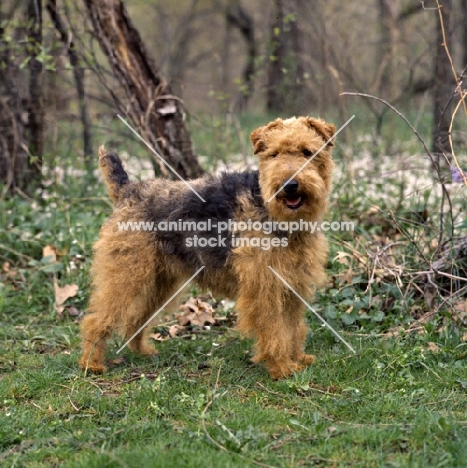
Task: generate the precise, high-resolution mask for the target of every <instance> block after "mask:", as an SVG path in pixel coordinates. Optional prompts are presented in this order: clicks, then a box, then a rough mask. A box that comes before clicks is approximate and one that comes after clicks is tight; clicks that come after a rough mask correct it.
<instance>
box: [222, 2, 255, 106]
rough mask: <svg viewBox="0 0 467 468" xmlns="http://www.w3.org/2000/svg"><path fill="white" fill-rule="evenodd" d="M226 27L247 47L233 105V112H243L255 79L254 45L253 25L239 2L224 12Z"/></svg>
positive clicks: (233, 3) (229, 6)
mask: <svg viewBox="0 0 467 468" xmlns="http://www.w3.org/2000/svg"><path fill="white" fill-rule="evenodd" d="M226 19H227V25H232V26H234V27H236V28H238V30H239V31H240V33H241V34H242V36H243V38H244V39H245V42H246V45H247V58H246V64H245V68H244V69H243V73H242V78H243V80H242V81H243V82H242V88H241V89H240V94H239V96H238V98H237V101H236V103H235V110H237V111H240V112H243V111H244V110H245V109H246V106H247V104H248V101H249V99H250V96H251V95H252V93H253V87H254V78H255V59H256V43H255V30H254V23H253V19H252V18H251V16H250V15H249V14H248V13H247V12H246V10H245V9H244V8H243V6H242V5H241V3H240V0H234V1H232V2H229V5H228V7H227V11H226Z"/></svg>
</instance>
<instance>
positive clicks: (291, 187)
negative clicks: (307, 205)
mask: <svg viewBox="0 0 467 468" xmlns="http://www.w3.org/2000/svg"><path fill="white" fill-rule="evenodd" d="M284 183H285V185H284V188H283V190H284V192H285V197H284V203H285V206H286V207H287V208H290V209H291V210H296V209H297V208H299V207H300V206H301V205H302V202H303V200H302V197H301V196H300V195H299V194H298V193H297V192H298V187H299V185H298V182H297V181H296V180H290V181H288V182H287V181H286V182H284Z"/></svg>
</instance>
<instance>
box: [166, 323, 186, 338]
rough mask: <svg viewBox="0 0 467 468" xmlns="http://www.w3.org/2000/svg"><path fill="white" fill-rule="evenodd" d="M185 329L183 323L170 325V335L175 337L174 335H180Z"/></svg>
mask: <svg viewBox="0 0 467 468" xmlns="http://www.w3.org/2000/svg"><path fill="white" fill-rule="evenodd" d="M183 330H185V327H183V326H181V325H172V326H171V327H169V335H170V337H171V338H173V337H174V336H177V335H179V334H180V333H181V332H182V331H183Z"/></svg>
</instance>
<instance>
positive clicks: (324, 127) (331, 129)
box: [305, 117, 336, 146]
mask: <svg viewBox="0 0 467 468" xmlns="http://www.w3.org/2000/svg"><path fill="white" fill-rule="evenodd" d="M305 120H306V124H307V125H308V126H309V127H310V128H313V129H315V130H316V131H317V132H318V133H319V134H320V135H321V136H322V137H323V138H324V141H328V140H329V138H331V137H332V136H333V135H334V134H335V133H336V127H335V126H334V125H333V124H330V123H326V122H325V121H324V120H323V119H314V118H313V117H305ZM328 146H334V143H333V142H332V141H330V142H329V143H328Z"/></svg>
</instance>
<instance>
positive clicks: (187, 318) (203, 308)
mask: <svg viewBox="0 0 467 468" xmlns="http://www.w3.org/2000/svg"><path fill="white" fill-rule="evenodd" d="M180 309H181V310H182V311H183V314H182V315H179V316H178V317H177V319H178V323H179V324H180V325H181V326H186V325H196V326H198V327H202V326H203V325H204V324H206V323H210V324H214V323H215V322H216V321H215V319H214V317H213V313H214V309H213V308H212V306H211V305H210V304H208V303H207V302H203V301H200V300H199V299H196V298H194V297H190V299H188V301H186V302H185V304H182V305H181V306H180Z"/></svg>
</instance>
